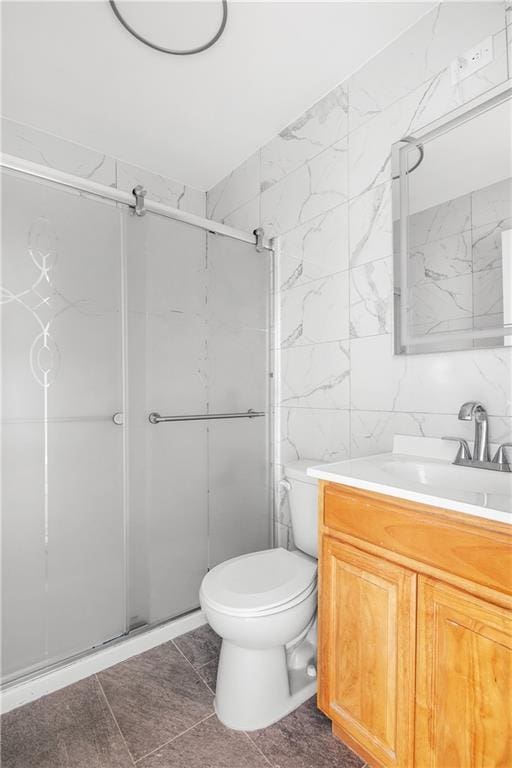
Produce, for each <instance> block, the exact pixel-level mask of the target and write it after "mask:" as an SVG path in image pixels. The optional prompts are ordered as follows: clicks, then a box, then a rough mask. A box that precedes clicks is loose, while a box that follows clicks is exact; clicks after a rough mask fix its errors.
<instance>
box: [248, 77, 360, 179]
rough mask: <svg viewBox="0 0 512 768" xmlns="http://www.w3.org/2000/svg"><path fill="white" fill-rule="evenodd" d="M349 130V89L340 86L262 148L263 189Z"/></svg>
mask: <svg viewBox="0 0 512 768" xmlns="http://www.w3.org/2000/svg"><path fill="white" fill-rule="evenodd" d="M347 129H348V104H347V89H346V86H345V85H344V84H342V85H339V86H337V87H336V88H334V90H332V91H331V92H330V93H328V94H327V96H324V98H323V99H321V100H320V101H318V102H317V103H316V104H314V105H313V106H312V107H311V108H310V109H308V110H307V111H306V112H305V113H304V114H303V115H301V117H299V119H298V120H295V122H293V123H292V124H291V125H289V126H288V127H287V128H285V129H284V130H283V131H281V132H280V133H279V134H278V135H277V136H276V137H275V138H274V139H272V140H271V141H269V142H268V143H267V144H265V146H264V147H263V148H262V150H261V190H262V191H263V190H265V189H267V188H268V187H270V186H272V184H275V183H276V181H279V179H282V178H283V177H284V176H287V175H288V174H289V173H291V172H292V171H294V170H295V169H296V168H298V167H299V166H300V165H302V164H303V163H304V162H305V161H306V160H309V159H310V158H312V157H314V156H315V155H318V154H319V152H322V150H324V149H326V148H327V147H330V146H331V145H332V144H334V143H336V142H337V141H339V140H340V139H341V138H343V137H344V136H345V135H346V133H347Z"/></svg>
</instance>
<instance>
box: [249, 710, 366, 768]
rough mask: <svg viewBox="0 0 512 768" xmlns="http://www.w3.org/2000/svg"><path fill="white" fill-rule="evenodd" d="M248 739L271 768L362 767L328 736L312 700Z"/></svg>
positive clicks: (328, 725) (327, 727)
mask: <svg viewBox="0 0 512 768" xmlns="http://www.w3.org/2000/svg"><path fill="white" fill-rule="evenodd" d="M250 737H251V739H253V740H254V742H255V744H257V746H258V747H259V748H260V749H261V751H262V752H263V754H264V755H265V756H266V757H267V758H268V759H269V761H270V762H271V763H272V765H273V766H274V768H362V766H363V763H364V761H363V760H361V759H360V758H359V757H357V755H355V754H354V753H353V752H352V751H351V750H350V749H349V748H348V747H346V746H345V745H344V744H342V742H341V741H339V740H338V739H336V738H335V737H334V736H333V735H332V733H331V721H330V720H328V719H327V718H326V717H324V715H323V714H322V713H321V712H320V711H319V710H318V709H317V707H316V701H315V697H313V698H312V699H309V701H306V702H305V703H304V704H302V706H300V707H299V708H298V709H296V710H295V711H294V712H292V713H291V714H289V715H287V716H286V717H285V718H283V719H282V720H280V721H279V722H278V723H275V725H271V726H269V727H268V728H265V729H263V730H260V731H253V732H251V734H250Z"/></svg>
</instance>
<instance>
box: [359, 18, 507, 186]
mask: <svg viewBox="0 0 512 768" xmlns="http://www.w3.org/2000/svg"><path fill="white" fill-rule="evenodd" d="M494 50H495V60H494V61H493V63H492V64H489V65H488V66H487V67H484V68H483V69H481V70H480V71H479V72H477V73H475V74H474V75H472V76H471V77H468V78H466V80H463V81H462V82H461V83H459V84H457V85H452V82H451V71H450V68H449V67H448V68H447V69H445V70H443V72H441V73H440V74H439V75H437V76H436V77H434V78H433V79H432V80H430V81H429V82H427V83H425V84H423V85H421V86H420V87H419V88H417V89H416V90H414V91H412V92H411V93H409V94H408V95H407V96H404V97H403V98H401V99H400V100H399V101H396V102H394V104H392V105H391V106H389V107H387V108H386V109H385V110H384V111H382V112H379V113H378V114H377V115H376V116H375V117H373V118H372V119H371V120H369V121H368V122H366V123H364V124H363V125H361V126H360V127H359V128H356V129H355V130H354V131H352V132H351V133H350V136H349V146H350V152H349V195H350V197H351V198H352V197H355V196H357V195H360V194H361V193H362V192H364V191H366V190H368V189H371V188H372V187H374V186H376V185H378V184H381V183H382V182H384V181H388V180H389V178H390V164H391V146H392V144H393V143H394V142H396V141H398V140H399V139H400V138H401V137H402V136H406V135H408V134H410V133H413V132H414V131H416V130H417V129H418V128H420V127H423V126H425V125H426V124H428V123H430V122H432V121H433V120H436V119H437V118H439V117H441V116H442V115H446V114H448V113H449V112H450V111H451V110H453V109H455V108H456V107H459V106H461V105H462V104H465V103H466V102H468V101H470V100H471V99H473V98H475V97H476V96H478V95H480V94H481V93H484V92H485V91H487V90H489V89H490V88H493V87H494V86H495V85H497V84H499V83H501V82H503V81H504V80H505V79H506V77H507V71H506V66H507V57H506V46H505V31H504V30H503V31H502V32H500V33H499V34H497V35H496V36H495V38H494Z"/></svg>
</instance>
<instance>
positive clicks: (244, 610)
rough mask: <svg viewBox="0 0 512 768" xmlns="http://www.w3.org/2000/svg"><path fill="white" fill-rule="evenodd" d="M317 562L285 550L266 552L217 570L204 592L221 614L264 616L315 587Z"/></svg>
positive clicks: (208, 576)
mask: <svg viewBox="0 0 512 768" xmlns="http://www.w3.org/2000/svg"><path fill="white" fill-rule="evenodd" d="M316 571H317V564H316V561H314V560H309V559H306V558H305V557H303V556H301V555H299V554H296V553H294V552H288V550H286V549H282V548H279V549H267V550H264V551H263V552H254V553H252V554H250V555H242V556H241V557H235V558H233V559H232V560H227V561H226V562H225V563H221V564H220V565H217V566H215V568H213V569H212V570H211V571H209V573H207V574H206V576H205V577H204V579H203V583H202V586H201V591H202V593H203V596H204V597H205V598H206V600H207V601H208V602H209V603H210V604H211V605H212V607H214V608H217V609H218V610H219V611H223V612H225V613H230V614H233V615H244V616H247V615H248V614H255V613H265V612H267V611H270V610H271V609H273V608H276V607H277V606H279V605H283V604H284V603H289V602H290V601H292V600H293V599H294V598H296V597H297V596H299V595H301V594H302V593H303V592H306V591H307V590H311V589H312V588H313V587H314V585H315V584H316Z"/></svg>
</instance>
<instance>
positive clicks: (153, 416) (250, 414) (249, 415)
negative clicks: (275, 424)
mask: <svg viewBox="0 0 512 768" xmlns="http://www.w3.org/2000/svg"><path fill="white" fill-rule="evenodd" d="M256 416H265V412H264V411H253V409H252V408H249V410H248V411H244V412H243V413H198V414H191V415H190V416H160V414H159V413H156V412H153V413H150V414H149V421H150V422H151V424H160V423H161V422H163V421H203V420H208V419H254V418H255V417H256Z"/></svg>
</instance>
